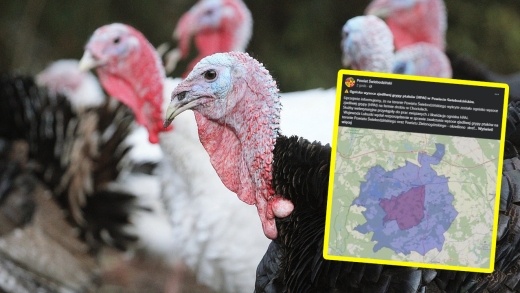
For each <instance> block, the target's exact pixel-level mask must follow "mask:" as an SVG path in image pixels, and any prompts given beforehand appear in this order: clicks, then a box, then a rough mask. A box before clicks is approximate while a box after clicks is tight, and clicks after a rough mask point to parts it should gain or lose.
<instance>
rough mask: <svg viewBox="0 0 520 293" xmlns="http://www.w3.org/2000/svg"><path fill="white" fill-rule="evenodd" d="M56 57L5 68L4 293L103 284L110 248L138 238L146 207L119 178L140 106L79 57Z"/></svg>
mask: <svg viewBox="0 0 520 293" xmlns="http://www.w3.org/2000/svg"><path fill="white" fill-rule="evenodd" d="M71 64H72V66H71ZM55 65H56V66H54V65H53V66H51V67H50V68H49V69H48V70H45V71H44V72H42V73H41V74H39V75H38V77H37V79H36V80H37V83H36V82H35V80H34V79H33V78H32V77H27V76H20V75H13V74H7V73H3V74H1V75H0V104H1V105H0V112H1V113H0V145H1V147H0V158H1V161H0V174H1V184H0V185H1V188H0V218H1V219H2V224H0V234H1V235H0V262H1V263H2V265H0V291H2V292H95V291H96V290H97V288H98V287H99V285H100V282H99V278H100V275H99V273H100V264H99V261H98V256H99V254H100V252H101V251H102V248H103V247H105V246H106V245H109V246H112V247H116V248H118V249H121V250H125V249H128V248H131V247H133V246H134V245H135V244H136V243H137V242H138V238H137V236H136V235H135V234H134V232H135V231H134V230H133V228H132V227H131V223H130V219H129V213H130V211H132V210H136V209H141V207H140V206H139V205H138V203H137V200H136V197H135V195H134V194H132V193H130V192H129V191H126V190H125V189H124V188H123V186H121V185H120V184H118V183H117V182H116V180H117V178H118V175H119V173H120V171H119V167H123V166H118V164H120V163H121V162H122V158H123V157H124V156H125V154H126V153H127V152H128V149H129V146H127V145H126V143H125V142H124V141H125V139H126V136H127V135H128V133H129V132H130V131H131V130H132V127H131V122H132V121H133V115H132V113H131V112H130V111H129V110H128V108H127V107H126V106H124V105H121V104H120V103H118V102H117V101H115V100H112V101H109V100H105V99H104V96H103V95H102V91H101V89H100V87H99V85H96V83H95V78H94V77H93V76H92V75H91V74H85V73H80V72H79V71H78V70H77V69H76V68H77V66H78V62H77V61H68V60H67V61H61V63H59V64H55ZM64 66H65V67H67V68H68V69H70V68H73V69H74V70H72V71H70V70H68V71H67V73H66V74H64V75H61V76H60V74H57V73H56V71H55V69H56V67H64ZM56 77H58V78H59V79H58V80H56V79H54V78H56ZM47 85H48V87H47Z"/></svg>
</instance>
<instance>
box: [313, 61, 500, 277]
mask: <svg viewBox="0 0 520 293" xmlns="http://www.w3.org/2000/svg"><path fill="white" fill-rule="evenodd" d="M345 74H346V75H358V76H367V77H382V78H391V79H401V80H416V81H427V82H437V83H450V84H462V85H474V86H486V87H495V88H503V89H504V105H503V113H502V129H501V134H500V150H499V160H498V170H497V180H496V182H497V187H496V197H495V212H494V213H495V214H494V218H495V219H494V225H493V232H492V239H495V241H493V243H492V244H491V257H490V259H491V260H492V261H490V267H489V268H474V267H461V266H449V265H440V264H426V263H415V262H402V261H392V260H379V259H367V258H356V257H348V256H335V255H329V254H328V248H329V237H330V221H331V216H332V215H331V213H332V193H333V190H334V171H335V170H336V149H337V139H338V127H339V126H338V124H339V117H340V111H339V110H340V107H341V97H342V95H343V93H342V88H343V75H345ZM336 86H337V88H336V107H335V112H334V126H333V129H334V132H333V133H334V134H333V137H332V154H331V163H330V170H329V173H330V177H329V191H328V197H327V217H326V220H325V242H324V245H323V257H324V258H325V259H328V260H339V261H351V262H362V263H372V264H384V265H396V266H410V267H420V268H431V269H443V270H456V271H466V272H478V273H492V272H493V270H494V266H495V262H494V259H495V252H496V236H497V229H498V215H499V208H500V186H501V182H502V166H503V160H502V158H503V156H504V144H505V134H506V123H507V109H508V99H509V85H507V84H505V83H492V82H482V81H469V80H460V79H448V78H437V77H425V76H412V75H403V74H393V73H379V72H366V71H356V70H346V69H342V70H339V71H338V80H337V85H336Z"/></svg>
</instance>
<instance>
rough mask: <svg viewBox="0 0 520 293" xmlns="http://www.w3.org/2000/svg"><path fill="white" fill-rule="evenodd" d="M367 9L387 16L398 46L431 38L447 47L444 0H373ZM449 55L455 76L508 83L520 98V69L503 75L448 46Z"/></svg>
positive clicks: (442, 48) (512, 98)
mask: <svg viewBox="0 0 520 293" xmlns="http://www.w3.org/2000/svg"><path fill="white" fill-rule="evenodd" d="M365 13H366V14H373V15H376V16H379V17H381V18H383V19H385V21H386V22H387V24H388V26H389V27H390V29H391V30H392V33H393V34H394V44H395V47H396V49H397V50H399V49H401V48H402V47H404V46H406V45H410V44H414V43H418V42H427V43H430V44H432V45H434V46H436V47H437V48H439V49H441V50H443V51H444V50H445V38H446V28H447V15H446V7H445V5H444V1H443V0H412V1H398V0H373V1H372V2H371V3H370V4H369V5H368V7H367V8H366V10H365ZM446 55H447V56H448V58H449V60H450V64H451V67H452V70H453V78H456V79H469V80H478V81H491V82H503V83H507V84H508V85H509V94H510V99H511V100H516V99H518V98H520V73H515V74H510V75H502V74H499V73H496V72H493V71H491V70H489V69H488V68H486V67H485V66H484V65H483V64H481V63H480V62H478V61H476V60H473V59H471V58H469V57H467V56H464V55H460V54H458V53H456V52H454V51H453V50H448V51H447V52H446Z"/></svg>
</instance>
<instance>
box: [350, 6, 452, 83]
mask: <svg viewBox="0 0 520 293" xmlns="http://www.w3.org/2000/svg"><path fill="white" fill-rule="evenodd" d="M342 34H343V39H342V41H341V47H342V51H343V58H342V62H343V65H344V66H351V67H352V68H353V69H356V70H364V71H375V72H392V73H401V74H410V75H421V76H434V77H444V78H450V77H451V66H450V62H449V60H448V58H447V57H446V55H445V54H444V53H443V52H442V51H440V50H439V49H437V48H436V47H435V46H433V45H431V44H428V43H425V42H420V43H415V44H412V45H408V46H406V47H404V48H402V49H400V50H398V51H397V52H395V53H394V45H393V42H394V39H393V35H392V31H391V30H390V28H389V27H388V26H387V25H386V24H385V23H384V22H383V21H382V20H381V19H379V18H377V17H375V16H373V15H367V16H357V17H354V18H352V19H350V20H348V21H347V22H346V23H345V25H344V26H343V29H342Z"/></svg>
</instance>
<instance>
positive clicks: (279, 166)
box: [255, 136, 432, 293]
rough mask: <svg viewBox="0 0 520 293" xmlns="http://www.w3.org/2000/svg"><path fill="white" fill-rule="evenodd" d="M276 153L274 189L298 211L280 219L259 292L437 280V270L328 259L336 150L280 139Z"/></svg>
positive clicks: (391, 286) (406, 288)
mask: <svg viewBox="0 0 520 293" xmlns="http://www.w3.org/2000/svg"><path fill="white" fill-rule="evenodd" d="M273 153H274V158H273V187H274V189H275V191H276V194H280V195H282V196H283V197H284V198H287V199H289V200H291V201H292V202H293V204H294V211H293V212H292V214H291V215H289V216H288V217H285V218H277V219H276V225H277V228H278V231H279V232H278V233H279V235H278V238H276V239H275V240H273V242H272V243H271V245H270V246H269V249H268V251H267V252H266V254H265V256H264V258H263V259H262V261H261V263H260V264H259V266H258V270H257V282H256V290H255V292H257V293H260V292H266V293H270V292H374V293H377V292H420V289H421V288H423V284H424V283H427V282H428V281H430V280H431V278H432V277H431V275H432V270H418V269H415V268H407V267H391V266H382V265H372V264H363V263H351V262H338V261H328V260H325V259H324V258H323V237H324V226H325V213H326V207H327V191H328V183H329V170H330V167H329V166H330V155H331V149H330V146H328V145H326V146H322V145H321V144H319V143H317V142H314V143H311V142H309V141H307V140H305V139H303V138H298V137H295V136H293V137H290V138H287V137H284V136H279V137H278V138H277V140H276V145H275V148H274V151H273Z"/></svg>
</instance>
